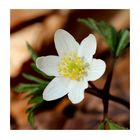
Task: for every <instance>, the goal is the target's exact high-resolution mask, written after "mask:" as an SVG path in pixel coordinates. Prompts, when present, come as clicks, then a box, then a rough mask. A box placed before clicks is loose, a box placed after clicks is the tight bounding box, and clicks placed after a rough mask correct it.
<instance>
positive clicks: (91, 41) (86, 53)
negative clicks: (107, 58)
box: [78, 34, 97, 62]
mask: <svg viewBox="0 0 140 140" xmlns="http://www.w3.org/2000/svg"><path fill="white" fill-rule="evenodd" d="M96 47H97V44H96V38H95V36H94V35H93V34H90V35H89V36H87V37H86V38H85V39H84V40H83V41H82V42H81V44H80V47H79V49H78V55H79V56H80V57H84V58H85V60H86V61H87V62H91V61H92V57H93V55H94V54H95V52H96Z"/></svg>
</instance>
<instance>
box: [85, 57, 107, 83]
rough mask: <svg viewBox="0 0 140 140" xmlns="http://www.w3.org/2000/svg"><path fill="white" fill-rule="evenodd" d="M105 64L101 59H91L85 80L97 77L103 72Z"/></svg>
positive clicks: (93, 79)
mask: <svg viewBox="0 0 140 140" xmlns="http://www.w3.org/2000/svg"><path fill="white" fill-rule="evenodd" d="M105 69H106V64H105V62H104V61H103V60H101V59H93V61H92V62H91V63H90V65H89V69H88V71H87V77H86V78H87V80H88V81H95V80H97V79H99V78H100V77H101V76H102V75H103V74H104V72H105Z"/></svg>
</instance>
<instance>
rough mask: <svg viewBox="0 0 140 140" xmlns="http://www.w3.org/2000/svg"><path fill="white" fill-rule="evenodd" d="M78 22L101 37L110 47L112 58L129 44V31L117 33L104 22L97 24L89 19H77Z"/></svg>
mask: <svg viewBox="0 0 140 140" xmlns="http://www.w3.org/2000/svg"><path fill="white" fill-rule="evenodd" d="M78 21H79V22H81V23H83V24H84V25H86V26H87V27H89V28H90V29H91V30H93V31H95V32H97V33H98V34H99V35H101V36H102V37H103V38H104V40H105V41H106V43H107V44H108V46H109V47H110V49H111V51H112V54H113V56H114V57H117V56H119V55H120V54H121V53H122V51H123V50H124V48H125V47H126V46H127V44H128V43H129V31H128V30H126V29H125V30H123V31H119V32H117V31H116V30H115V28H114V27H113V26H111V25H110V24H108V23H106V22H104V21H100V22H97V21H95V20H94V19H91V18H87V19H79V20H78Z"/></svg>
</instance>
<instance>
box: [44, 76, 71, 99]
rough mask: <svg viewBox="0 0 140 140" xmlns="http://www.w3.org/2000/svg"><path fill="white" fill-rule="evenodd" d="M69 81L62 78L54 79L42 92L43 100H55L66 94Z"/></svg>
mask: <svg viewBox="0 0 140 140" xmlns="http://www.w3.org/2000/svg"><path fill="white" fill-rule="evenodd" d="M69 85H70V80H69V79H66V78H62V77H57V78H54V79H53V80H52V81H51V82H50V83H49V85H48V86H47V87H46V88H45V90H44V91H43V99H44V100H46V101H51V100H55V99H58V98H61V97H63V96H64V95H66V94H67V93H68V90H69V88H68V87H69Z"/></svg>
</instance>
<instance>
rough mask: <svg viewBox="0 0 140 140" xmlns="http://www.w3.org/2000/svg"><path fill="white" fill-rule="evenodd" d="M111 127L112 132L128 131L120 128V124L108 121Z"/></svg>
mask: <svg viewBox="0 0 140 140" xmlns="http://www.w3.org/2000/svg"><path fill="white" fill-rule="evenodd" d="M108 124H109V127H110V129H111V130H126V129H127V128H124V127H122V126H119V125H118V124H116V123H114V122H112V121H108Z"/></svg>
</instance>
